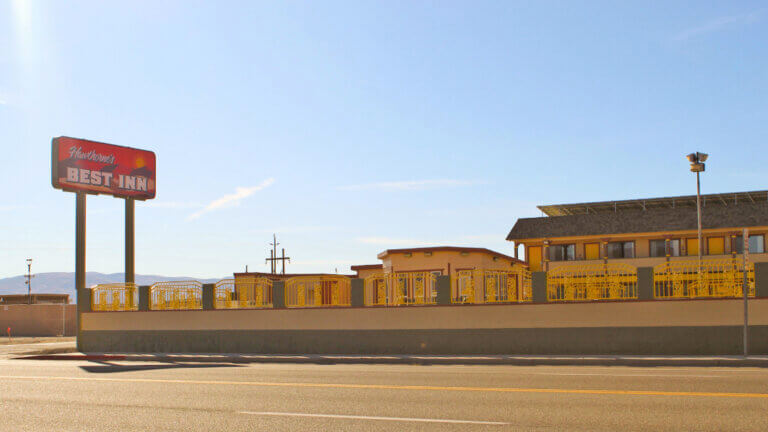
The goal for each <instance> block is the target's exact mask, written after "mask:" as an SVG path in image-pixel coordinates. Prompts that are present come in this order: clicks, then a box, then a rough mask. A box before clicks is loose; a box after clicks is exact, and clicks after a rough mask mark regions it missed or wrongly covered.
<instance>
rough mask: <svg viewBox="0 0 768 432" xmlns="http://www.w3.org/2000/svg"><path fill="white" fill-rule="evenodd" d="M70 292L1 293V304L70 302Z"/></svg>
mask: <svg viewBox="0 0 768 432" xmlns="http://www.w3.org/2000/svg"><path fill="white" fill-rule="evenodd" d="M68 303H69V294H32V297H31V298H30V296H29V295H27V294H3V295H0V305H19V304H68Z"/></svg>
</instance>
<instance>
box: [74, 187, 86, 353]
mask: <svg viewBox="0 0 768 432" xmlns="http://www.w3.org/2000/svg"><path fill="white" fill-rule="evenodd" d="M76 196H77V205H76V207H77V208H76V210H75V213H76V214H75V296H76V298H77V304H78V305H79V304H80V296H81V295H82V293H83V291H85V196H86V195H85V193H83V192H78V193H77V194H76ZM80 313H81V312H80V308H79V307H78V311H77V349H78V351H81V350H82V346H81V338H80V331H81V330H82V329H81V324H82V323H81V320H80Z"/></svg>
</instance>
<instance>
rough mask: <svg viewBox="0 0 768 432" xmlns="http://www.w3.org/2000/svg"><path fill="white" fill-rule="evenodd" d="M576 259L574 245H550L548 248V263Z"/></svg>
mask: <svg viewBox="0 0 768 432" xmlns="http://www.w3.org/2000/svg"><path fill="white" fill-rule="evenodd" d="M575 259H576V245H572V244H567V245H552V246H550V247H549V260H550V261H573V260H575Z"/></svg>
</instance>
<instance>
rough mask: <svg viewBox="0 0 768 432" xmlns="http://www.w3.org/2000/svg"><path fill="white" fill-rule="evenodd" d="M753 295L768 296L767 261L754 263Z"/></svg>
mask: <svg viewBox="0 0 768 432" xmlns="http://www.w3.org/2000/svg"><path fill="white" fill-rule="evenodd" d="M755 297H768V262H756V263H755Z"/></svg>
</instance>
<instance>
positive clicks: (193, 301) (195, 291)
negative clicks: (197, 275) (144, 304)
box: [149, 281, 203, 310]
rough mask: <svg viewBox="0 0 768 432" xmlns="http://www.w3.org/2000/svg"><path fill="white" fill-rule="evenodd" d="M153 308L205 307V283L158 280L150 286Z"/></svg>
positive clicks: (151, 306)
mask: <svg viewBox="0 0 768 432" xmlns="http://www.w3.org/2000/svg"><path fill="white" fill-rule="evenodd" d="M149 298H150V302H149V308H150V309H151V310H184V309H202V308H203V284H202V283H200V282H198V281H170V282H157V283H155V284H154V285H152V286H150V287H149Z"/></svg>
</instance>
